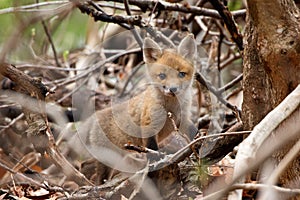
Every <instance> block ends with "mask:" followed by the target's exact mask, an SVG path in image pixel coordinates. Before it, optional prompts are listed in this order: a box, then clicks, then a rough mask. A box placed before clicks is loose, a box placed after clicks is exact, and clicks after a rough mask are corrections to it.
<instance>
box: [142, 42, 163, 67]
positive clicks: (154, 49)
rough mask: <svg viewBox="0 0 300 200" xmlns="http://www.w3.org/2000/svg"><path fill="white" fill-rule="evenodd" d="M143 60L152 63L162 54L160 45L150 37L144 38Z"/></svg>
mask: <svg viewBox="0 0 300 200" xmlns="http://www.w3.org/2000/svg"><path fill="white" fill-rule="evenodd" d="M143 54H144V61H145V62H146V63H153V62H155V61H156V60H157V59H158V58H160V57H161V56H162V50H161V48H160V46H159V45H158V44H157V43H156V42H155V41H153V40H152V39H150V38H145V40H144V46H143Z"/></svg>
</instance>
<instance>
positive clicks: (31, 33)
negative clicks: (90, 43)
mask: <svg viewBox="0 0 300 200" xmlns="http://www.w3.org/2000/svg"><path fill="white" fill-rule="evenodd" d="M39 2H44V1H42V0H40V1H39ZM30 4H36V1H35V0H22V1H19V0H0V10H3V11H5V9H7V8H13V7H20V6H24V5H30ZM58 6H60V5H57V7H58ZM44 8H45V7H44ZM47 8H48V9H51V8H55V6H50V7H47ZM33 9H36V8H33ZM31 16H32V13H31V12H10V13H5V14H0V22H1V29H0V50H1V49H2V47H3V45H4V44H5V42H6V41H7V40H8V38H9V37H10V36H11V35H12V34H13V33H14V32H16V31H17V30H18V29H19V28H20V27H19V25H20V24H21V23H23V21H26V20H27V19H28V18H29V17H31ZM87 19H88V16H87V15H84V14H82V13H80V11H78V9H76V8H75V9H74V10H72V11H71V12H70V13H69V14H67V15H64V16H53V17H52V18H50V19H48V20H45V24H46V25H47V27H48V30H49V31H50V34H51V35H52V40H53V43H54V45H55V47H56V50H57V53H59V54H62V53H63V52H64V51H70V50H73V49H77V48H80V47H83V45H84V43H85V34H86V24H87ZM16 42H18V44H17V45H16V48H15V49H13V52H12V53H11V55H10V59H12V60H24V59H28V58H32V57H33V53H32V52H34V54H36V55H37V56H40V55H45V53H47V54H48V55H52V49H51V47H50V45H49V41H48V38H47V36H46V33H45V30H44V28H43V26H42V23H41V21H39V22H37V23H35V24H32V25H30V26H28V27H26V29H25V30H24V32H22V33H21V36H20V38H19V40H17V39H16Z"/></svg>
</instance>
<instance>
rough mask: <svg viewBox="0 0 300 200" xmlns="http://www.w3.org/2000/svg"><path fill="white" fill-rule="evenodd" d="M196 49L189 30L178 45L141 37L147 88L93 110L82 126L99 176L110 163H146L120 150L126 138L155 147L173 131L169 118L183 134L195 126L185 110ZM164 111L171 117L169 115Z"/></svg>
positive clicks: (120, 166) (126, 166)
mask: <svg viewBox="0 0 300 200" xmlns="http://www.w3.org/2000/svg"><path fill="white" fill-rule="evenodd" d="M195 53H196V45H195V42H194V39H193V36H192V35H187V36H186V37H185V38H184V39H183V40H182V41H181V43H180V44H179V46H178V48H177V50H172V49H165V50H163V49H161V47H160V46H159V45H158V44H157V43H156V42H155V41H153V40H152V39H150V38H146V39H145V40H144V48H143V54H144V61H145V63H146V66H147V67H146V69H147V87H146V89H145V90H144V91H143V92H141V93H140V94H138V95H137V96H135V97H133V98H131V99H129V100H128V101H125V102H122V103H114V104H113V105H112V106H111V107H109V108H106V109H104V110H100V111H97V112H96V113H95V114H94V115H93V116H91V117H90V118H89V119H88V120H87V122H86V126H84V127H85V131H86V129H88V131H87V134H86V136H85V137H86V138H84V140H85V145H86V146H87V149H88V150H89V153H90V154H91V155H93V157H94V158H96V159H97V160H98V161H99V163H98V167H97V177H98V178H97V180H98V182H99V180H100V182H101V181H103V180H104V179H108V178H110V177H109V176H110V175H111V173H112V169H115V170H118V171H122V172H130V173H134V172H135V171H136V170H139V169H140V168H142V167H143V165H144V164H145V163H146V162H144V164H141V163H142V162H139V160H138V158H137V157H135V158H134V159H129V158H131V157H132V155H134V153H133V152H129V151H128V150H125V148H124V145H125V144H128V143H131V144H133V145H142V146H146V147H148V148H151V149H153V150H158V148H159V147H160V144H161V143H163V141H164V139H166V138H167V137H168V136H169V135H170V134H171V133H172V132H174V122H175V124H176V127H177V128H178V129H179V131H180V132H181V133H182V134H186V135H187V136H188V137H187V138H189V139H192V138H193V137H194V135H195V134H196V132H197V130H196V128H195V127H194V125H193V124H192V122H191V120H190V116H189V111H190V104H191V98H192V94H191V86H192V82H193V77H194V72H195V69H194V66H193V58H194V55H195ZM169 112H170V113H171V114H172V120H173V121H172V120H171V119H170V118H169V117H168V113H169ZM136 156H137V155H136ZM144 160H145V159H144Z"/></svg>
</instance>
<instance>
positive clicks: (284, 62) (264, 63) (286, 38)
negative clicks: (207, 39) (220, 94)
mask: <svg viewBox="0 0 300 200" xmlns="http://www.w3.org/2000/svg"><path fill="white" fill-rule="evenodd" d="M247 3H248V15H247V25H246V31H245V39H244V45H245V49H244V71H243V73H244V80H243V87H244V88H243V91H244V100H243V109H242V110H243V113H242V120H243V123H244V129H245V130H252V129H253V127H254V126H255V125H256V124H258V123H259V122H260V121H261V120H262V118H263V117H264V116H265V115H266V114H267V113H269V112H270V111H271V110H272V109H273V108H275V107H276V106H277V105H278V104H279V103H280V102H281V101H282V100H283V99H284V98H285V97H286V96H287V95H288V94H289V93H290V92H291V91H292V90H293V89H294V88H296V86H297V85H298V84H299V83H300V23H299V22H300V21H299V17H300V14H299V11H298V8H297V7H296V6H295V4H294V2H293V1H292V0H264V1H262V0H251V1H250V0H248V1H247ZM291 145H292V144H291ZM287 150H288V147H286V149H285V150H283V151H280V153H279V154H276V157H277V159H278V161H280V160H281V159H282V157H283V155H284V154H285V152H286V151H287ZM299 159H300V154H299V156H298V158H297V159H296V160H295V161H294V163H293V164H292V165H291V167H290V168H288V169H287V171H286V173H285V174H284V175H282V177H281V179H280V183H279V184H282V185H283V186H290V185H289V182H290V180H292V179H294V180H295V177H297V178H296V180H297V181H298V183H297V184H299V182H300V177H299V176H300V175H299V171H300V164H299ZM298 187H299V185H298Z"/></svg>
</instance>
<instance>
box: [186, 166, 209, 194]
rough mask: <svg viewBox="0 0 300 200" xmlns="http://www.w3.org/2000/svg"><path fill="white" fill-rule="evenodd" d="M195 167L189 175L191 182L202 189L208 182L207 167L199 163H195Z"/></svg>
mask: <svg viewBox="0 0 300 200" xmlns="http://www.w3.org/2000/svg"><path fill="white" fill-rule="evenodd" d="M193 167H194V169H193V170H191V171H190V173H189V180H190V181H191V182H193V183H194V184H196V185H198V187H200V188H201V187H202V186H203V185H206V184H207V181H208V175H207V165H205V164H204V163H201V162H199V161H197V162H193Z"/></svg>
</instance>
